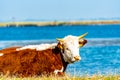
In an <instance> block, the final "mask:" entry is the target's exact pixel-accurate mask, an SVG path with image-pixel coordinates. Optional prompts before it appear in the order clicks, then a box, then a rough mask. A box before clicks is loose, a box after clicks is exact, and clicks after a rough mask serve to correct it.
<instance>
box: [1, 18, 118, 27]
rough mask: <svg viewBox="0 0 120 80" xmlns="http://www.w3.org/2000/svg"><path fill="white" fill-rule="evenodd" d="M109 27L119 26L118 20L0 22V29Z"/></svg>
mask: <svg viewBox="0 0 120 80" xmlns="http://www.w3.org/2000/svg"><path fill="white" fill-rule="evenodd" d="M107 24H108V25H109V24H120V20H94V21H50V22H47V21H41V22H39V21H36V22H35V21H33V22H32V21H26V22H15V21H14V22H0V27H11V26H12V27H13V26H14V27H19V26H60V25H107Z"/></svg>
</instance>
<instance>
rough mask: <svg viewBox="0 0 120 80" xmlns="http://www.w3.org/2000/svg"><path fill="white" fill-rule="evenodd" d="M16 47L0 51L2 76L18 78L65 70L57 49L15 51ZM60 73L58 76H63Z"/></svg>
mask: <svg viewBox="0 0 120 80" xmlns="http://www.w3.org/2000/svg"><path fill="white" fill-rule="evenodd" d="M16 48H18V47H12V48H7V49H3V50H0V53H3V54H4V55H3V56H0V72H1V73H2V74H4V75H5V74H8V75H16V76H19V77H27V76H38V75H44V74H45V75H50V74H53V72H54V70H61V68H62V67H64V71H65V70H66V67H67V64H68V63H66V62H64V60H63V57H62V55H61V52H60V50H59V48H58V47H55V48H54V49H46V50H42V51H37V50H35V49H24V50H20V51H16ZM64 71H63V73H60V74H64Z"/></svg>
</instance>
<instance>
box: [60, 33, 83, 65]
mask: <svg viewBox="0 0 120 80" xmlns="http://www.w3.org/2000/svg"><path fill="white" fill-rule="evenodd" d="M83 40H84V39H83ZM79 41H82V40H80V39H79V37H76V36H71V35H69V36H66V37H65V38H63V39H62V41H60V42H59V43H60V45H62V47H61V48H62V49H61V50H62V55H63V58H64V60H65V62H68V63H73V62H76V61H79V60H80V59H81V57H80V54H79V48H80V43H79ZM81 44H83V43H81Z"/></svg>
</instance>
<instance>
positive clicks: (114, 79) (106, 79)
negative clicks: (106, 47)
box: [0, 75, 120, 80]
mask: <svg viewBox="0 0 120 80" xmlns="http://www.w3.org/2000/svg"><path fill="white" fill-rule="evenodd" d="M0 80H120V75H106V76H104V75H93V76H88V75H84V76H80V77H76V76H64V77H57V76H49V77H46V76H42V77H27V78H17V77H6V76H0Z"/></svg>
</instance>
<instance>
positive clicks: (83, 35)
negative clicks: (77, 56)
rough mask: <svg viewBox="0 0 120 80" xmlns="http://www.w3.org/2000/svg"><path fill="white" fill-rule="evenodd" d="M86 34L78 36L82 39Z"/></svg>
mask: <svg viewBox="0 0 120 80" xmlns="http://www.w3.org/2000/svg"><path fill="white" fill-rule="evenodd" d="M87 34H88V32H86V33H84V34H82V35H81V36H79V38H83V37H85V36H86V35H87Z"/></svg>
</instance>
